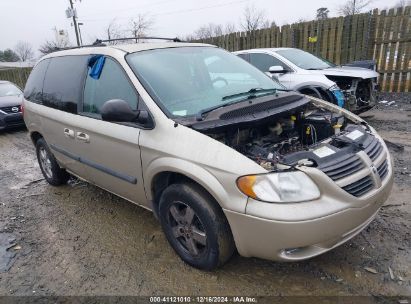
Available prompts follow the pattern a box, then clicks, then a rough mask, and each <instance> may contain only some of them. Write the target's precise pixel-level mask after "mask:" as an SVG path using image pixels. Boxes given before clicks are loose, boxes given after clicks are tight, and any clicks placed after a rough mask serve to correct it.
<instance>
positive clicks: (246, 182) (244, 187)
mask: <svg viewBox="0 0 411 304" xmlns="http://www.w3.org/2000/svg"><path fill="white" fill-rule="evenodd" d="M255 181H256V176H255V175H248V176H242V177H240V178H239V179H237V187H238V188H239V189H240V190H241V192H243V193H244V194H245V195H247V196H249V197H251V198H254V199H255V198H257V195H256V194H255V193H254V190H253V186H254V184H255Z"/></svg>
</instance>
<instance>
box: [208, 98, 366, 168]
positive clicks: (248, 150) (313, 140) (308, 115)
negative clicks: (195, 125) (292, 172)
mask: <svg viewBox="0 0 411 304" xmlns="http://www.w3.org/2000/svg"><path fill="white" fill-rule="evenodd" d="M206 134H207V135H208V136H210V137H212V138H214V139H215V140H218V141H220V142H223V143H224V144H226V145H227V146H229V147H231V148H233V149H235V150H236V151H238V152H240V153H242V154H243V155H245V156H246V157H248V158H250V159H252V160H254V161H255V162H256V163H258V164H259V165H261V166H262V167H263V168H265V169H267V170H276V169H280V168H281V166H284V165H287V166H295V165H297V164H304V165H308V166H321V165H322V163H324V162H327V161H328V160H329V159H330V158H332V157H333V156H332V155H334V156H341V155H343V154H346V153H349V152H351V153H352V152H355V151H356V150H357V151H358V150H359V149H361V148H360V147H359V146H358V145H356V144H355V141H356V139H357V138H359V137H361V136H362V135H365V130H364V128H363V127H362V126H358V125H355V124H353V123H352V122H350V121H348V120H347V119H346V118H345V117H344V116H343V115H342V114H340V113H334V112H331V111H328V110H327V109H325V108H322V107H320V106H316V105H313V104H306V105H304V106H301V107H298V108H296V109H293V110H290V111H286V112H283V113H280V114H278V115H275V116H273V117H272V118H271V119H269V120H265V121H264V122H263V123H258V122H256V123H255V124H254V125H252V126H247V127H234V128H229V127H227V128H226V129H225V130H223V131H221V129H219V131H218V132H207V133H206ZM367 136H368V135H367ZM364 138H365V136H364Z"/></svg>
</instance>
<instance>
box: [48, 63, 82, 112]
mask: <svg viewBox="0 0 411 304" xmlns="http://www.w3.org/2000/svg"><path fill="white" fill-rule="evenodd" d="M88 58H89V56H63V57H54V58H52V59H51V61H50V64H49V66H48V69H47V72H46V77H45V79H44V86H43V105H45V106H48V107H51V108H55V109H58V110H62V111H65V112H69V113H77V105H78V104H79V103H80V102H81V99H82V91H83V85H84V79H85V75H86V71H87V61H88Z"/></svg>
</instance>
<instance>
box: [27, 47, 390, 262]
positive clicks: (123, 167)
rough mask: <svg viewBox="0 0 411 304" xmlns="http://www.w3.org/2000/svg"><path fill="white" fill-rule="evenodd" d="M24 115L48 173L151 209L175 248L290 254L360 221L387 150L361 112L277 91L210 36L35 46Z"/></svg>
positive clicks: (374, 204)
mask: <svg viewBox="0 0 411 304" xmlns="http://www.w3.org/2000/svg"><path fill="white" fill-rule="evenodd" d="M24 98H25V101H24V120H25V123H26V125H27V127H28V129H29V132H30V137H31V139H32V141H33V143H34V145H35V148H36V153H37V157H38V161H39V165H40V169H41V171H42V173H43V175H44V178H45V179H46V180H47V182H48V183H50V184H51V185H53V186H58V185H62V184H64V183H66V182H67V180H68V179H69V176H70V174H72V175H75V176H78V177H80V178H81V179H84V180H86V181H88V182H90V183H92V184H95V185H97V186H98V187H101V188H103V189H106V190H107V191H110V192H112V193H114V194H116V195H118V196H120V197H122V198H124V199H126V200H129V201H130V202H132V203H135V204H138V205H141V206H142V207H144V208H147V209H149V210H152V211H153V213H154V214H155V216H156V217H158V219H159V222H160V224H161V226H162V229H163V231H164V234H165V237H166V238H167V240H168V242H169V243H170V245H171V246H172V248H173V249H174V250H175V252H176V253H177V254H178V255H179V256H180V257H181V259H182V260H183V261H185V262H186V263H188V264H189V265H192V266H194V267H197V268H200V269H206V270H210V269H214V268H216V267H218V266H220V265H222V264H224V263H225V262H226V261H227V260H228V259H229V258H230V257H231V256H232V254H233V253H234V251H235V250H237V251H238V252H239V254H240V255H242V256H245V257H259V258H263V259H269V260H277V261H298V260H303V259H308V258H311V257H314V256H317V255H319V254H322V253H324V252H327V251H329V250H331V249H333V248H335V247H337V246H339V245H341V244H342V243H344V242H346V241H347V240H349V239H351V238H352V237H354V236H355V235H357V234H358V233H359V232H361V231H362V230H363V229H364V228H365V227H366V226H367V225H368V224H369V223H370V222H371V221H372V220H373V219H374V218H375V216H376V214H377V212H378V210H379V209H380V207H381V205H382V204H383V203H384V201H385V200H386V199H387V197H388V195H389V193H390V190H391V187H392V183H393V172H392V160H391V157H390V154H389V153H388V150H387V147H386V145H385V144H384V141H383V140H382V139H381V137H380V136H379V135H378V134H377V133H376V131H375V130H374V129H373V128H372V127H371V126H370V125H368V124H367V123H366V122H365V121H364V120H362V119H361V118H359V117H357V116H356V115H354V114H352V113H350V112H348V111H347V110H344V109H342V108H340V107H337V106H336V105H332V104H330V103H328V102H325V101H323V100H320V99H318V98H315V97H310V96H305V95H301V94H299V93H294V92H285V91H284V89H283V87H282V86H281V85H280V84H278V83H276V82H273V81H272V80H271V79H270V78H269V77H268V76H267V75H265V74H264V73H263V72H261V71H259V70H258V69H257V68H255V67H254V66H252V65H251V64H249V63H247V62H246V61H244V60H242V59H241V58H239V57H237V56H235V55H233V54H230V53H229V52H227V51H224V50H222V49H220V48H217V47H214V46H211V45H205V44H193V43H176V42H164V43H163V42H161V43H139V44H130V45H114V46H101V45H100V46H96V47H84V48H77V49H70V50H63V51H58V52H55V53H52V54H49V55H47V56H45V57H43V58H42V59H41V60H40V61H39V62H38V63H37V65H36V66H35V67H34V69H33V71H32V73H31V75H30V77H29V79H28V82H27V85H26V88H25V91H24Z"/></svg>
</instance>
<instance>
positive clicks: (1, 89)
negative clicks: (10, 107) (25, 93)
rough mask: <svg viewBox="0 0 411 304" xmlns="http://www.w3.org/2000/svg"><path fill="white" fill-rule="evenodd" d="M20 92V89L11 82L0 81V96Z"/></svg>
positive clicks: (13, 94)
mask: <svg viewBox="0 0 411 304" xmlns="http://www.w3.org/2000/svg"><path fill="white" fill-rule="evenodd" d="M20 94H22V92H21V90H20V89H19V88H18V87H16V86H15V85H14V84H11V83H0V97H4V96H15V95H20Z"/></svg>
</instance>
